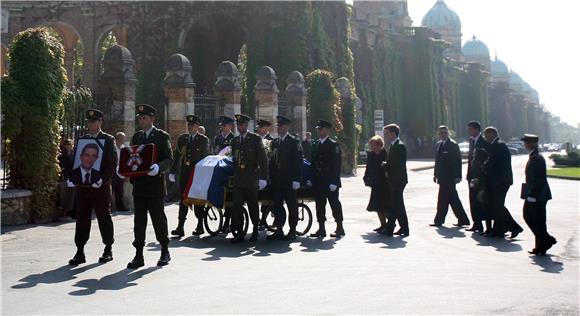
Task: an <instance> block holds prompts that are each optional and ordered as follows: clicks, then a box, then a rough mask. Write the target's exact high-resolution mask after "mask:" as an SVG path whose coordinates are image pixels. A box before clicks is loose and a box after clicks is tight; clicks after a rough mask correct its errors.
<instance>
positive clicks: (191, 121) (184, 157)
mask: <svg viewBox="0 0 580 316" xmlns="http://www.w3.org/2000/svg"><path fill="white" fill-rule="evenodd" d="M185 120H186V121H187V130H188V133H185V134H181V135H179V137H178V138H177V148H175V152H174V154H173V156H174V158H175V159H174V162H173V164H172V166H171V171H170V173H169V181H171V182H175V174H177V175H178V177H179V189H180V193H181V196H180V202H179V218H178V220H179V222H178V224H177V228H176V229H175V230H173V231H171V235H174V236H177V237H183V236H184V235H185V233H184V231H183V225H184V224H185V220H186V219H187V211H188V209H189V207H188V206H187V205H185V204H183V199H184V195H185V194H187V192H185V189H186V188H187V184H188V182H189V177H190V175H191V171H192V170H193V168H194V166H195V164H196V163H197V162H198V161H200V160H202V159H203V158H205V157H207V156H208V155H209V154H210V149H209V139H208V138H207V137H206V136H205V135H201V134H199V133H198V128H199V124H200V123H201V120H200V118H199V117H197V116H195V115H186V116H185ZM203 210H204V206H202V205H194V206H193V212H194V214H195V217H197V227H196V228H195V230H194V231H193V232H192V235H195V236H199V235H202V234H203V233H204V230H203Z"/></svg>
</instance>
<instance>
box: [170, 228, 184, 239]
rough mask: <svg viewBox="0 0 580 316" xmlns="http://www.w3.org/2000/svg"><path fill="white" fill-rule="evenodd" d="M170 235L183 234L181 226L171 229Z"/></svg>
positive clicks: (178, 235)
mask: <svg viewBox="0 0 580 316" xmlns="http://www.w3.org/2000/svg"><path fill="white" fill-rule="evenodd" d="M171 235H173V236H176V237H183V236H185V232H184V231H183V227H177V228H176V229H174V230H172V231H171Z"/></svg>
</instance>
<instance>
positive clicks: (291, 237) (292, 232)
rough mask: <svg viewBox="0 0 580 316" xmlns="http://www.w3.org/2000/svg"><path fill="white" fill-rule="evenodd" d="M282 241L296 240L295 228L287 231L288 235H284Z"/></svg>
mask: <svg viewBox="0 0 580 316" xmlns="http://www.w3.org/2000/svg"><path fill="white" fill-rule="evenodd" d="M284 239H286V240H294V239H296V227H290V230H289V231H288V234H286V236H284Z"/></svg>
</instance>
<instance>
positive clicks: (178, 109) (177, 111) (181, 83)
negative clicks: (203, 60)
mask: <svg viewBox="0 0 580 316" xmlns="http://www.w3.org/2000/svg"><path fill="white" fill-rule="evenodd" d="M194 86H195V85H194V83H193V79H192V78H191V63H190V62H189V60H188V59H187V57H185V56H183V55H181V54H173V55H171V57H169V60H168V61H167V64H166V66H165V78H164V79H163V91H164V92H165V97H167V101H168V102H167V114H166V116H165V129H166V131H167V132H168V133H169V135H170V136H171V145H172V146H173V148H175V145H176V141H177V137H178V136H179V135H181V134H183V133H186V132H187V125H186V122H185V116H186V115H190V114H194V109H195V108H194V103H193V100H194Z"/></svg>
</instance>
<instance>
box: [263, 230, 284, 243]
mask: <svg viewBox="0 0 580 316" xmlns="http://www.w3.org/2000/svg"><path fill="white" fill-rule="evenodd" d="M266 239H268V240H276V239H284V231H283V230H282V227H278V228H277V229H276V231H275V232H274V233H273V234H272V235H268V237H266Z"/></svg>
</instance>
